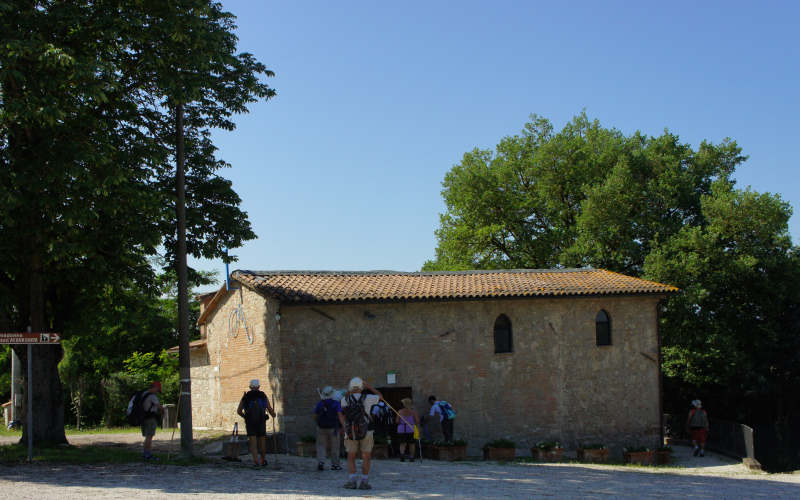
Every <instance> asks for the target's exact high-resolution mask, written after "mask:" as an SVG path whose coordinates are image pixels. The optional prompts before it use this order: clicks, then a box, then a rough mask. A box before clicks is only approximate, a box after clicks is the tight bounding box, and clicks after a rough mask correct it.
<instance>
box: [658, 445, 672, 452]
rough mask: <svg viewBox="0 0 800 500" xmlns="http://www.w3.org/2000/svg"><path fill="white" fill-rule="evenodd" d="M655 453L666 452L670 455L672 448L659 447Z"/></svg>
mask: <svg viewBox="0 0 800 500" xmlns="http://www.w3.org/2000/svg"><path fill="white" fill-rule="evenodd" d="M656 451H668V452H670V453H672V446H659V447H658V448H656Z"/></svg>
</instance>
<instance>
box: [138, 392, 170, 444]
mask: <svg viewBox="0 0 800 500" xmlns="http://www.w3.org/2000/svg"><path fill="white" fill-rule="evenodd" d="M160 393H161V382H153V383H152V384H150V388H149V389H147V390H146V391H145V394H144V396H143V398H142V403H141V405H142V410H144V419H143V420H142V437H144V445H143V449H142V457H143V458H144V459H145V460H155V458H156V457H154V456H153V453H152V450H153V436H155V435H156V427H158V418H159V417H160V416H161V414H162V413H163V412H164V407H163V406H161V403H160V402H159V401H158V396H156V394H160Z"/></svg>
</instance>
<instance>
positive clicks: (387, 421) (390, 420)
mask: <svg viewBox="0 0 800 500" xmlns="http://www.w3.org/2000/svg"><path fill="white" fill-rule="evenodd" d="M370 417H371V418H372V428H373V430H374V431H375V433H374V438H375V439H377V438H378V437H383V438H384V439H385V440H386V442H387V443H388V444H389V452H390V453H391V449H392V446H391V444H392V436H391V434H392V431H393V430H394V412H392V410H391V409H390V408H389V405H387V404H386V402H385V401H378V402H377V403H376V404H374V405H373V406H372V410H370Z"/></svg>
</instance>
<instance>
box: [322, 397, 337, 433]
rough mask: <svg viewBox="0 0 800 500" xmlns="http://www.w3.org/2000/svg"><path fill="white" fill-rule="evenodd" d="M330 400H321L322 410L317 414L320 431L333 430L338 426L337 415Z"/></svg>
mask: <svg viewBox="0 0 800 500" xmlns="http://www.w3.org/2000/svg"><path fill="white" fill-rule="evenodd" d="M333 403H334V401H333V400H332V399H323V400H322V408H320V410H319V413H318V414H317V425H318V426H319V428H320V429H333V428H335V427H338V426H339V415H338V413H337V412H336V411H335V410H334V409H333Z"/></svg>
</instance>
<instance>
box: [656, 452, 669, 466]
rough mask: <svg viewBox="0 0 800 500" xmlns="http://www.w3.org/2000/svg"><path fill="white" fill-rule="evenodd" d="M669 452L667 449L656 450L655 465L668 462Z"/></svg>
mask: <svg viewBox="0 0 800 500" xmlns="http://www.w3.org/2000/svg"><path fill="white" fill-rule="evenodd" d="M670 455H671V453H670V452H668V451H657V452H656V464H657V465H666V464H668V463H669V459H670Z"/></svg>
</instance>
